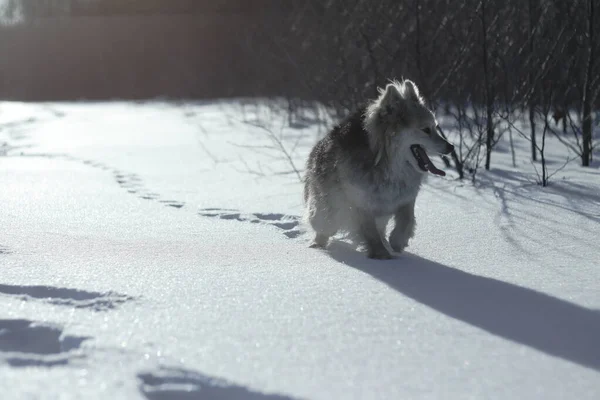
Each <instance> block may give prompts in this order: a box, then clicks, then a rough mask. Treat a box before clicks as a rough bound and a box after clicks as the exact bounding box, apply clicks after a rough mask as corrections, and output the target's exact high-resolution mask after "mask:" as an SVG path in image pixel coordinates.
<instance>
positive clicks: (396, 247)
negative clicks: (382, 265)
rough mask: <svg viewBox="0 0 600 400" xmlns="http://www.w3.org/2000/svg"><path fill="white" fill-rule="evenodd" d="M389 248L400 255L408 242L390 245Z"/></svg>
mask: <svg viewBox="0 0 600 400" xmlns="http://www.w3.org/2000/svg"><path fill="white" fill-rule="evenodd" d="M390 246H391V247H392V250H394V251H395V252H396V253H402V252H403V251H404V249H406V247H407V246H408V242H404V243H390Z"/></svg>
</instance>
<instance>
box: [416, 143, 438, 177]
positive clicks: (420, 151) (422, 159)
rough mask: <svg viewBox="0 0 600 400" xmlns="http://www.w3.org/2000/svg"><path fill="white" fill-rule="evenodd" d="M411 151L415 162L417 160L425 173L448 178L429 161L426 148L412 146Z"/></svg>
mask: <svg viewBox="0 0 600 400" xmlns="http://www.w3.org/2000/svg"><path fill="white" fill-rule="evenodd" d="M410 151H412V153H413V156H414V157H415V160H417V163H418V164H419V168H421V169H422V170H423V171H425V172H427V171H429V172H431V173H432V174H434V175H439V176H446V173H445V172H444V171H442V170H441V169H438V167H436V166H435V165H434V164H433V162H432V161H431V160H430V159H429V156H428V155H427V153H426V152H425V149H424V148H422V147H421V146H419V145H418V144H413V145H412V146H410Z"/></svg>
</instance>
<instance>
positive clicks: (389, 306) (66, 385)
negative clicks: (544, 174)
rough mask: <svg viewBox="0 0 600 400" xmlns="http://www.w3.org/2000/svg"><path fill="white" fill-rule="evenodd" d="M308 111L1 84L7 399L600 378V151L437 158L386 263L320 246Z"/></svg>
mask: <svg viewBox="0 0 600 400" xmlns="http://www.w3.org/2000/svg"><path fill="white" fill-rule="evenodd" d="M264 121H267V122H269V124H268V127H267V129H266V130H265V129H262V128H258V127H256V126H255V125H256V124H261V123H264ZM286 122H287V120H286V119H285V117H284V116H282V115H280V114H278V113H276V112H273V111H272V110H269V109H256V108H255V107H252V106H249V105H244V104H242V103H239V102H232V103H213V104H210V103H207V104H199V103H174V102H173V103H167V102H150V103H137V104H136V103H126V102H112V103H98V104H94V103H78V104H58V103H52V104H22V103H7V102H4V103H0V146H1V147H0V206H1V209H0V227H1V228H2V229H1V230H0V393H1V395H0V398H2V399H29V398H40V399H59V398H60V399H83V398H85V399H136V398H139V399H176V400H177V399H196V398H197V399H482V398H488V399H598V398H600V311H598V310H599V309H600V284H599V282H600V240H599V236H598V234H599V233H600V171H599V170H598V168H597V167H595V168H589V169H582V168H580V167H579V166H578V165H577V161H574V162H572V163H570V164H568V165H567V166H566V167H565V168H563V169H561V170H560V171H559V172H558V173H557V174H556V175H554V176H553V177H552V180H551V183H552V186H551V187H549V188H546V189H541V188H540V187H539V186H537V185H536V184H535V183H532V181H535V172H534V169H533V166H532V165H531V163H530V162H529V161H528V159H527V154H528V152H529V150H528V143H527V142H526V141H525V140H523V139H521V138H520V137H516V138H515V141H516V145H517V161H518V164H519V165H518V166H517V168H513V167H512V165H511V156H510V151H509V148H508V140H507V139H506V140H505V139H503V141H502V142H501V143H500V144H499V146H500V148H499V150H500V151H499V152H496V153H494V155H493V157H494V158H493V160H492V166H493V170H492V171H490V172H488V173H481V174H480V177H479V183H478V184H476V185H473V184H471V183H469V182H462V183H461V182H458V181H456V180H454V178H455V176H454V175H453V174H452V173H449V175H448V176H447V177H446V178H443V179H442V178H438V177H433V176H432V177H430V179H429V181H428V183H427V184H426V185H425V186H424V188H423V190H422V192H421V193H420V195H419V198H418V201H417V209H416V214H417V222H418V228H417V234H416V236H415V238H414V239H413V240H412V241H411V243H410V245H409V248H408V249H407V250H408V252H407V253H405V254H404V255H401V256H399V257H398V258H397V259H396V260H392V261H370V260H367V259H366V258H365V257H364V256H363V255H362V254H360V253H357V252H355V250H354V249H353V248H351V247H350V246H349V245H348V244H346V243H344V242H343V241H339V240H336V241H334V243H333V244H332V245H331V247H330V249H329V251H318V250H313V249H309V248H308V246H307V244H308V240H309V239H310V234H309V233H306V227H305V226H304V225H303V223H302V221H301V215H302V186H301V184H300V183H299V180H298V176H297V174H296V171H294V169H298V170H301V169H302V168H303V163H304V160H305V158H306V155H307V153H308V151H309V150H310V147H311V146H312V144H313V143H314V142H315V140H316V139H317V138H318V137H319V134H320V132H319V129H318V128H317V127H316V126H315V125H311V124H310V123H307V124H302V125H299V124H296V125H294V126H293V127H290V126H289V124H287V123H286ZM269 131H270V132H271V134H272V136H273V137H271V134H270V133H269ZM321 131H322V129H321ZM281 146H283V148H284V149H285V150H286V152H287V155H286V154H284V152H283V151H282V150H281ZM547 146H548V157H549V160H550V168H551V170H557V169H559V168H560V167H561V166H562V165H563V163H564V159H565V154H566V150H565V148H564V146H563V145H562V144H561V143H559V142H558V141H556V140H554V139H549V142H548V144H547ZM503 149H504V150H503ZM572 156H573V155H572ZM434 161H435V162H436V163H440V166H441V162H440V161H439V159H437V160H434ZM294 167H295V168H294ZM537 168H539V165H537ZM300 172H301V171H300Z"/></svg>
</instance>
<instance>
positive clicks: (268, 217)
mask: <svg viewBox="0 0 600 400" xmlns="http://www.w3.org/2000/svg"><path fill="white" fill-rule="evenodd" d="M198 215H200V216H202V217H211V218H219V219H224V220H232V221H240V222H248V223H251V224H263V225H270V226H274V227H276V228H278V229H279V230H281V231H282V232H283V234H284V235H285V236H287V237H288V238H290V239H294V238H297V237H298V236H300V235H301V234H302V233H303V232H302V230H301V229H300V217H298V216H295V215H286V214H279V213H251V214H245V213H241V212H239V211H238V210H232V209H221V208H203V209H201V210H200V211H199V212H198Z"/></svg>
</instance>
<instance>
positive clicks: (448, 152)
mask: <svg viewBox="0 0 600 400" xmlns="http://www.w3.org/2000/svg"><path fill="white" fill-rule="evenodd" d="M453 151H454V145H452V144H450V143H447V144H446V154H450V153H452V152H453Z"/></svg>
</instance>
